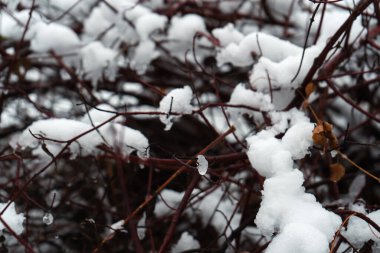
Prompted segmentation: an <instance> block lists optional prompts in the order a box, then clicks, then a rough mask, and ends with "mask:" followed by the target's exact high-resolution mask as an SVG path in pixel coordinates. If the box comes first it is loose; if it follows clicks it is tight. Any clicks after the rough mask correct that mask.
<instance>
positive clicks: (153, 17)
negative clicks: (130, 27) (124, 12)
mask: <svg viewBox="0 0 380 253" xmlns="http://www.w3.org/2000/svg"><path fill="white" fill-rule="evenodd" d="M167 21H168V19H167V17H165V16H161V15H158V14H156V13H148V14H145V15H143V16H141V17H139V18H138V19H137V20H136V23H135V28H136V31H137V33H138V34H139V36H140V40H148V39H149V36H150V35H151V34H152V33H153V32H154V31H156V30H163V29H164V28H165V25H166V23H167Z"/></svg>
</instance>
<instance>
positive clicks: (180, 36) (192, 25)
mask: <svg viewBox="0 0 380 253" xmlns="http://www.w3.org/2000/svg"><path fill="white" fill-rule="evenodd" d="M197 32H206V25H205V23H204V20H203V18H202V17H201V16H199V15H196V14H186V15H183V16H182V17H181V16H174V17H173V18H172V20H171V22H170V27H169V31H168V39H170V40H174V41H187V42H192V41H193V37H194V35H195V34H196V33H197Z"/></svg>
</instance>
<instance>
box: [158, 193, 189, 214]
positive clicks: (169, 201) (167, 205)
mask: <svg viewBox="0 0 380 253" xmlns="http://www.w3.org/2000/svg"><path fill="white" fill-rule="evenodd" d="M183 195H184V192H176V191H174V190H170V189H164V190H163V191H162V192H161V193H160V195H159V196H160V197H159V198H158V200H157V204H156V206H155V208H154V215H155V216H157V217H162V216H166V215H168V214H170V213H171V212H172V211H173V210H175V208H176V207H177V206H178V204H179V203H180V202H181V199H182V198H183Z"/></svg>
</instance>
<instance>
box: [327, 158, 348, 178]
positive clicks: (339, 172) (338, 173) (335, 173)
mask: <svg viewBox="0 0 380 253" xmlns="http://www.w3.org/2000/svg"><path fill="white" fill-rule="evenodd" d="M329 168H330V180H331V181H333V182H338V181H339V180H340V179H342V177H343V176H344V175H345V174H346V169H345V168H344V166H343V165H342V164H340V163H333V164H330V166H329Z"/></svg>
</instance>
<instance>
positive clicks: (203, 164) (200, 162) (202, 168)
mask: <svg viewBox="0 0 380 253" xmlns="http://www.w3.org/2000/svg"><path fill="white" fill-rule="evenodd" d="M197 169H198V173H199V174H200V175H202V176H203V175H205V174H206V172H207V169H208V162H207V159H206V158H205V157H204V156H203V155H198V156H197Z"/></svg>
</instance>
